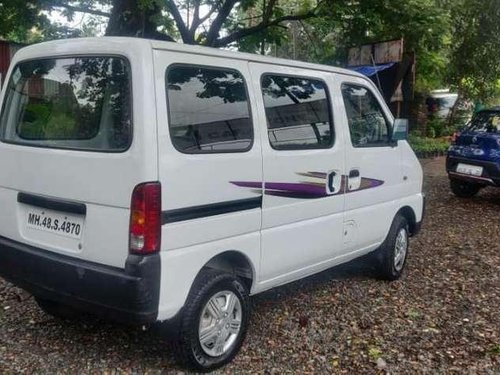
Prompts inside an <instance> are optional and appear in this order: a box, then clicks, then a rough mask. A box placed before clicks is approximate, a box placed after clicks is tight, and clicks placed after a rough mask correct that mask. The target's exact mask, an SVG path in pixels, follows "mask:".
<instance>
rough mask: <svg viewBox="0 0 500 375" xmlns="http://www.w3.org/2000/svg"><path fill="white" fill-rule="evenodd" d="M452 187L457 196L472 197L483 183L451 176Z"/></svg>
mask: <svg viewBox="0 0 500 375" xmlns="http://www.w3.org/2000/svg"><path fill="white" fill-rule="evenodd" d="M450 188H451V191H452V192H453V194H455V195H456V196H457V197H460V198H471V197H473V196H474V195H476V194H477V193H478V192H479V190H480V189H481V185H478V184H475V183H473V182H468V181H462V180H457V179H454V178H450Z"/></svg>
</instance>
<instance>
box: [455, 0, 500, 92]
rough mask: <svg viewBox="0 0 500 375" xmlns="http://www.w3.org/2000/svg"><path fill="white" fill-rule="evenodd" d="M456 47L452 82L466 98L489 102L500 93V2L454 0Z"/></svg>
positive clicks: (489, 0) (491, 0) (494, 0)
mask: <svg viewBox="0 0 500 375" xmlns="http://www.w3.org/2000/svg"><path fill="white" fill-rule="evenodd" d="M450 7H451V14H452V21H453V23H452V33H453V45H452V51H451V65H450V67H449V69H450V70H449V79H450V82H451V83H452V84H454V85H455V86H456V87H457V88H458V89H459V91H460V92H461V93H462V95H463V96H465V97H467V98H471V99H475V100H481V101H483V102H484V101H487V100H488V99H490V98H492V97H495V96H496V95H498V94H499V92H500V88H499V86H500V53H499V51H500V22H499V20H500V3H499V1H498V0H457V1H450Z"/></svg>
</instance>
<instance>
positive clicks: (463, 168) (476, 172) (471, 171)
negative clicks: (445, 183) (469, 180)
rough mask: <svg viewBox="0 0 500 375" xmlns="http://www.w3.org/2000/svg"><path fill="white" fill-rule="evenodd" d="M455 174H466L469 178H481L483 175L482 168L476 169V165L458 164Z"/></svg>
mask: <svg viewBox="0 0 500 375" xmlns="http://www.w3.org/2000/svg"><path fill="white" fill-rule="evenodd" d="M457 172H458V173H463V174H468V175H471V176H481V175H482V174H483V167H478V166H477V165H469V164H462V163H459V164H458V165H457Z"/></svg>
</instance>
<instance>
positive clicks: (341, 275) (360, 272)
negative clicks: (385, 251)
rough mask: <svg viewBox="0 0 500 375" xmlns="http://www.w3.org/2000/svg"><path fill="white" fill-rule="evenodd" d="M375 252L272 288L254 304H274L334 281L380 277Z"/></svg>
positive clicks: (258, 297) (259, 295)
mask: <svg viewBox="0 0 500 375" xmlns="http://www.w3.org/2000/svg"><path fill="white" fill-rule="evenodd" d="M376 262H377V261H376V259H375V257H374V254H373V253H370V254H367V255H365V256H363V257H360V258H357V259H354V260H351V261H350V262H348V263H344V264H340V265H338V266H335V267H332V268H329V269H327V270H325V271H322V272H320V273H317V274H314V275H311V276H308V277H305V278H303V279H300V280H297V281H294V282H291V283H288V284H285V285H282V286H280V287H277V288H273V289H270V290H268V291H266V292H263V293H261V294H258V295H256V296H255V297H253V302H254V305H256V307H257V308H258V305H261V304H263V305H274V304H278V303H281V302H282V301H283V300H285V299H287V298H289V297H293V296H294V295H297V294H301V293H312V292H315V291H317V290H320V289H322V288H324V287H325V285H326V284H330V283H331V282H332V281H343V280H366V279H376V278H378V277H379V274H378V272H377V263H376Z"/></svg>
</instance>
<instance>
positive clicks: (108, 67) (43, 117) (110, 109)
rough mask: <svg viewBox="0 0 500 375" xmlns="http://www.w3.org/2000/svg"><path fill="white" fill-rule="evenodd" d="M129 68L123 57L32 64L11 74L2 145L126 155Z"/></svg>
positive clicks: (0, 124) (2, 120)
mask: <svg viewBox="0 0 500 375" xmlns="http://www.w3.org/2000/svg"><path fill="white" fill-rule="evenodd" d="M130 102H131V95H130V69H129V65H128V63H127V61H126V60H125V59H123V58H119V57H72V58H52V59H41V60H30V61H25V62H22V63H19V64H18V65H17V66H16V67H15V68H14V70H13V71H12V74H11V77H10V80H9V83H8V86H7V89H6V93H5V99H4V104H3V110H2V116H1V118H0V129H1V132H0V134H1V139H2V141H4V142H8V143H16V144H23V145H30V146H38V147H52V148H68V149H76V150H89V151H123V150H125V149H127V148H128V147H129V145H130V142H131V113H130V108H131V105H130V104H131V103H130Z"/></svg>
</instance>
